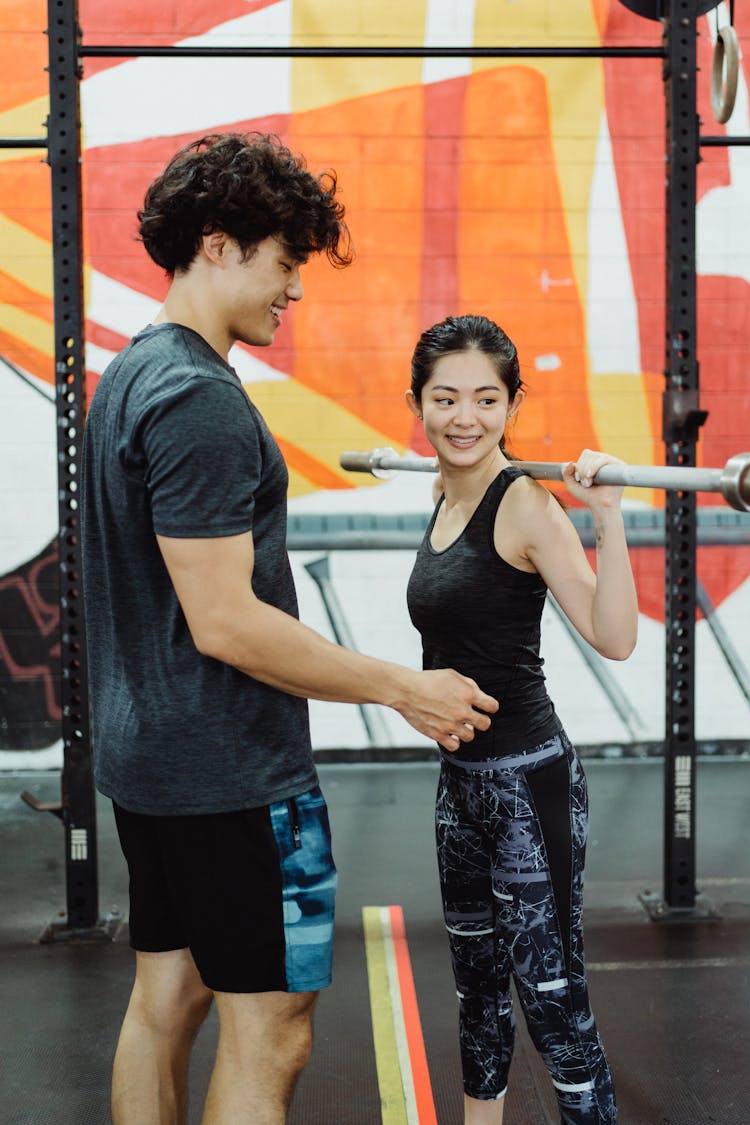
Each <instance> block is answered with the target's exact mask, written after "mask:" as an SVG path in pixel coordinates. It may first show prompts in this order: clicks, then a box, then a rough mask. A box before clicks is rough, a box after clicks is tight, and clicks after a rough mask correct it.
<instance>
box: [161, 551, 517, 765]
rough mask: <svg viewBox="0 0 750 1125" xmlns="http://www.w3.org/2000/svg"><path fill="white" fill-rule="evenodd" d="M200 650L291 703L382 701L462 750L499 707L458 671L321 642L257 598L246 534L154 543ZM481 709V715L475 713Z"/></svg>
mask: <svg viewBox="0 0 750 1125" xmlns="http://www.w3.org/2000/svg"><path fill="white" fill-rule="evenodd" d="M157 538H158V543H159V547H160V549H161V553H162V556H163V558H164V561H165V563H166V566H167V570H168V571H169V575H170V578H171V580H172V583H173V585H174V588H175V591H176V593H177V597H178V599H179V601H180V605H181V607H182V611H183V613H184V614H185V618H186V620H187V624H188V628H189V629H190V632H191V634H192V637H193V641H194V642H195V646H196V648H197V649H198V651H199V652H201V653H202V654H203V655H204V656H210V657H212V658H213V659H214V660H221V661H223V662H224V663H226V664H231V665H233V666H234V667H235V668H238V669H239V670H240V671H241V672H245V673H246V674H247V675H248V676H252V677H253V678H254V679H256V680H261V681H262V682H263V683H267V684H271V685H272V686H273V687H276V688H279V689H281V690H282V691H286V692H289V693H290V694H291V695H298V696H303V697H305V698H308V699H324V700H336V701H337V702H341V703H381V704H383V705H385V706H386V707H392V708H393V709H394V710H395V711H398V712H399V714H401V715H403V717H404V718H405V719H406V721H407V722H408V723H410V724H411V726H413V727H414V728H415V730H418V731H420V733H422V734H424V735H427V737H428V738H432V739H434V740H435V741H436V742H439V743H440V744H441V745H442V746H444V747H445V748H446V749H447V750H456V749H457V748H458V746H459V744H460V742H469V741H471V739H472V738H473V737H474V728H475V727H476V728H477V729H478V730H486V729H487V727H488V726H489V724H490V720H489V717H488V715H487V714H484V712H489V713H493V712H495V711H497V706H498V705H497V702H496V701H495V700H494V699H493V698H492V697H491V696H489V695H485V693H484V692H482V691H480V690H479V688H478V687H477V685H476V684H475V683H474V681H473V680H469V679H467V678H466V677H465V676H461V675H459V674H458V673H457V672H454V671H453V670H452V669H441V670H439V671H434V672H415V671H413V670H412V669H409V668H405V667H403V666H402V665H400V664H391V663H389V662H385V661H381V660H376V659H375V658H374V657H371V656H364V655H362V654H360V653H355V652H351V651H350V650H349V649H345V648H342V647H341V646H340V645H336V644H332V643H331V642H330V641H327V640H325V638H323V637H321V636H320V634H318V633H316V632H315V631H314V630H313V629H309V628H308V627H307V626H306V625H303V624H302V623H301V622H300V621H297V619H296V618H294V617H290V616H289V614H287V613H283V612H282V611H281V610H278V609H276V608H274V607H273V606H271V605H268V604H267V603H266V602H262V601H260V600H259V599H258V598H257V597H256V596H255V594H254V593H253V590H252V585H251V578H252V573H253V565H254V550H253V538H252V534H251V533H250V532H247V533H246V534H244V535H232V536H227V537H224V538H218V539H217V538H214V539H174V538H167V537H164V536H158V537H157ZM477 708H480V710H477Z"/></svg>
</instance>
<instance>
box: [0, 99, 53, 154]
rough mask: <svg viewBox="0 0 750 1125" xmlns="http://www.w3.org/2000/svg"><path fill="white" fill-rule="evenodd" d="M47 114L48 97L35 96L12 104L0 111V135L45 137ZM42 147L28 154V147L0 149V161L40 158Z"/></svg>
mask: <svg viewBox="0 0 750 1125" xmlns="http://www.w3.org/2000/svg"><path fill="white" fill-rule="evenodd" d="M48 116H49V98H47V97H44V98H35V99H34V101H33V102H26V104H25V105H19V106H14V107H13V109H8V110H5V112H4V113H0V137H46V135H47V128H46V124H45V123H46V121H47V117H48ZM43 156H44V151H43V150H42V149H40V150H39V152H37V153H34V155H33V156H29V151H28V149H17V148H3V149H0V162H2V161H8V162H9V161H11V160H19V159H30V160H41V159H42V158H43Z"/></svg>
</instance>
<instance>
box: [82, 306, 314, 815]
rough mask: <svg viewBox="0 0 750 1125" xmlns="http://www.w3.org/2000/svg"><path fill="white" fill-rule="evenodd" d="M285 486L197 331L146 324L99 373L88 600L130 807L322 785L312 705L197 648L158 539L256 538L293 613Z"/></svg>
mask: <svg viewBox="0 0 750 1125" xmlns="http://www.w3.org/2000/svg"><path fill="white" fill-rule="evenodd" d="M287 484H288V474H287V470H286V465H285V464H284V460H283V458H282V456H281V452H280V450H279V448H278V446H277V444H276V442H275V441H274V439H273V437H272V435H271V433H270V432H269V430H268V427H267V426H266V424H265V422H264V421H263V419H262V417H261V415H260V414H259V412H258V410H257V409H256V408H255V406H253V404H252V403H251V402H250V400H249V398H248V396H247V394H246V393H245V391H244V389H243V387H242V385H241V384H240V382H239V379H238V378H237V376H236V374H235V373H234V371H233V370H232V368H231V367H229V366H228V365H227V364H226V363H224V361H223V360H222V359H221V357H220V356H219V355H218V354H217V353H216V352H215V351H214V350H213V348H211V347H210V346H209V345H208V344H207V343H206V341H205V340H203V339H202V337H200V336H199V335H198V334H197V333H195V332H193V331H191V330H190V329H188V328H183V327H182V326H180V325H175V324H162V325H158V326H150V327H148V328H146V329H145V330H144V331H143V332H141V333H140V334H139V335H138V336H136V337H135V338H134V339H133V340H132V341H131V342H130V344H129V345H128V346H127V347H126V348H125V350H124V351H123V352H122V353H121V354H120V355H119V356H118V357H117V358H116V359H115V360H114V361H113V362H112V363H111V364H110V366H109V367H108V368H107V370H106V371H105V373H104V375H103V376H102V378H101V381H100V383H99V385H98V387H97V389H96V393H95V394H94V396H93V400H92V402H91V408H90V410H89V414H88V418H87V421H86V429H85V434H84V442H83V480H82V496H81V502H82V507H81V517H82V519H81V528H82V549H83V563H84V566H83V589H84V603H85V610H86V638H87V649H88V661H89V685H90V705H91V719H92V740H93V747H94V767H95V779H96V784H97V787H98V788H99V789H100V790H101V791H102V792H103V793H105V794H106V795H107V796H109V797H111V798H113V799H114V800H115V801H116V802H117V803H118V804H119V805H122V806H123V808H126V809H129V810H131V811H132V812H139V813H148V814H161V815H175V814H194V813H214V812H225V811H230V810H232V809H239V808H251V807H256V806H259V805H265V804H269V803H271V802H273V801H278V800H283V799H285V798H287V797H291V796H294V795H296V794H298V793H302V792H304V791H306V790H308V789H310V788H312V787H313V786H314V785H316V784H317V776H316V772H315V766H314V763H313V758H312V750H311V745H310V731H309V723H308V712H307V702H306V701H305V700H303V699H298V698H296V697H294V696H291V695H287V694H286V693H285V692H281V691H278V690H277V689H275V688H273V687H269V686H268V685H267V684H263V683H260V682H259V681H257V680H254V679H252V678H251V677H249V676H246V675H244V674H243V673H241V672H239V671H237V670H236V669H235V668H233V667H231V666H230V665H228V664H224V663H222V662H220V661H217V660H214V659H212V658H210V657H206V656H202V655H201V654H200V653H199V652H198V650H197V649H196V647H195V645H194V643H193V640H192V637H191V635H190V632H189V630H188V627H187V623H186V621H185V617H184V615H183V613H182V610H181V608H180V605H179V602H178V600H177V597H176V595H175V592H174V588H173V586H172V583H171V581H170V579H169V575H168V572H167V569H166V566H165V564H164V561H163V559H162V556H161V552H160V551H159V547H158V545H157V542H156V535H157V534H158V535H162V536H168V537H174V538H213V537H218V536H228V535H239V534H242V533H244V532H247V531H252V533H253V541H254V548H255V567H254V573H253V579H252V586H253V589H254V591H255V593H256V595H257V597H258V598H260V599H261V600H263V601H265V602H268V603H269V604H270V605H273V606H276V607H277V608H279V609H281V610H283V611H284V612H286V613H289V614H292V615H293V616H295V617H296V616H297V599H296V594H295V590H294V582H293V579H292V573H291V568H290V565H289V558H288V556H287V552H286V491H287Z"/></svg>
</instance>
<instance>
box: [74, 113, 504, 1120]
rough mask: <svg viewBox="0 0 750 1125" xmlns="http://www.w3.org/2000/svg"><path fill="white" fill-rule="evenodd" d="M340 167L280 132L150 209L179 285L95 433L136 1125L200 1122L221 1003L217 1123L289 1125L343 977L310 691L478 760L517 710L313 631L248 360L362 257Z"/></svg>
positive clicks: (91, 531) (120, 1061) (246, 140)
mask: <svg viewBox="0 0 750 1125" xmlns="http://www.w3.org/2000/svg"><path fill="white" fill-rule="evenodd" d="M335 196H336V181H335V177H334V176H333V175H331V174H328V175H324V176H321V177H319V178H316V177H313V176H312V175H311V174H310V173H309V172H308V171H307V170H306V168H305V166H304V162H303V161H302V159H301V158H297V157H294V156H293V155H292V154H291V153H290V152H289V151H288V150H287V149H286V148H284V147H283V146H281V145H280V143H279V142H278V141H276V140H275V139H273V138H269V137H262V136H259V135H251V136H239V135H235V134H225V135H213V136H209V137H204V138H203V139H201V140H200V141H196V142H195V143H194V144H191V145H189V146H188V147H187V148H186V149H183V150H182V151H181V152H179V153H178V154H177V155H176V156H175V157H174V158H173V159H172V160H171V161H170V163H169V164H168V165H167V167H166V169H165V170H164V172H163V173H162V174H161V175H160V176H159V177H158V178H157V179H156V180H155V181H154V183H153V184H152V185H151V186H150V188H149V190H148V192H147V194H146V199H145V202H144V207H143V210H142V211H141V212H140V213H139V219H140V234H141V238H142V240H143V242H144V245H145V247H146V250H147V251H148V253H149V254H150V255H151V257H152V258H153V259H154V261H155V262H157V264H159V265H161V266H162V267H163V268H164V269H165V270H166V271H167V273H168V274H169V275H170V277H171V279H172V281H171V285H170V288H169V292H168V295H167V298H166V300H165V302H164V305H163V307H162V308H161V310H160V311H159V313H158V315H157V316H156V318H155V320H154V322H153V324H151V325H149V326H148V327H147V328H145V329H144V330H143V331H142V332H141V333H139V334H138V335H137V336H136V337H135V338H134V339H133V340H132V341H131V343H130V344H129V345H128V346H127V347H126V348H125V350H124V351H123V352H122V353H121V355H120V356H118V357H117V359H115V360H114V362H113V363H112V364H111V365H110V367H109V368H108V369H107V371H106V372H105V373H104V375H103V376H102V379H101V381H100V383H99V386H98V387H97V390H96V393H95V395H94V397H93V400H92V403H91V409H90V411H89V416H88V419H87V425H86V432H85V439H84V455H83V489H82V532H83V553H84V596H85V608H86V618H87V642H88V653H89V665H90V684H91V700H92V731H93V742H94V748H95V754H94V758H95V776H96V783H97V786H98V787H99V789H100V790H101V791H102V792H103V793H105V794H106V795H107V796H109V797H111V798H112V801H113V804H114V809H115V817H116V822H117V827H118V832H119V835H120V840H121V843H122V847H123V852H124V855H125V858H126V860H127V863H128V868H129V873H130V937H131V944H132V946H133V948H134V949H135V950H136V975H135V983H134V986H133V992H132V996H131V1000H130V1004H129V1007H128V1010H127V1013H126V1016H125V1020H124V1023H123V1027H122V1031H121V1033H120V1039H119V1043H118V1047H117V1052H116V1056H115V1062H114V1071H113V1083H112V1086H113V1089H112V1107H113V1120H114V1122H115V1125H151V1123H157V1122H158V1123H166V1122H169V1123H176V1122H184V1120H185V1114H186V1077H187V1068H188V1057H189V1053H190V1048H191V1044H192V1041H193V1038H194V1036H195V1034H196V1032H197V1030H198V1028H199V1027H200V1025H201V1023H202V1021H203V1019H204V1018H205V1016H206V1014H207V1012H208V1010H209V1007H210V1005H211V1003H212V1001H213V1000H214V999H215V1000H216V1005H217V1009H218V1014H219V1023H220V1035H219V1045H218V1050H217V1056H216V1061H215V1066H214V1069H213V1073H212V1078H211V1082H210V1087H209V1091H208V1096H207V1100H206V1105H205V1111H204V1118H203V1121H204V1123H206V1125H209V1123H210V1125H217V1123H222V1125H243V1123H245V1122H247V1123H251V1122H252V1125H279V1123H282V1122H283V1121H284V1120H285V1115H286V1109H287V1107H288V1105H289V1102H290V1099H291V1095H292V1091H293V1088H294V1083H295V1081H296V1078H297V1076H298V1074H299V1073H300V1071H301V1069H302V1068H303V1066H304V1064H305V1062H306V1060H307V1057H308V1054H309V1051H310V1044H311V1019H312V1010H313V1006H314V1002H315V998H316V994H317V991H318V990H319V989H320V988H322V987H324V986H325V985H327V984H328V983H329V982H330V973H331V943H332V931H333V900H334V893H335V868H334V866H333V861H332V859H331V854H330V834H329V828H328V819H327V812H326V807H325V802H324V800H323V797H322V794H321V793H320V790H319V788H318V785H317V776H316V771H315V767H314V764H313V758H312V751H311V747H310V735H309V726H308V716H307V702H306V699H307V698H317V699H328V700H339V701H343V702H360V703H366V702H369V703H380V704H384V705H386V706H389V707H392V708H394V709H395V710H397V711H398V712H399V713H400V714H402V715H403V716H404V717H405V718H406V719H407V720H408V722H410V723H411V724H412V725H413V726H414V727H415V728H416V729H417V730H419V731H421V732H422V733H424V734H426V735H428V736H430V737H432V738H434V739H436V740H437V741H438V742H440V743H442V745H443V746H445V747H446V748H448V749H450V750H455V749H457V747H458V746H459V745H460V743H461V742H462V741H468V740H470V739H471V738H472V737H473V732H474V728H475V727H476V728H477V729H480V730H484V729H486V728H487V726H488V725H489V717H488V715H487V714H486V712H493V711H495V710H496V709H497V704H496V702H495V701H494V700H493V699H491V698H490V697H489V696H487V695H485V694H484V693H482V692H481V691H479V689H478V688H477V686H476V684H475V683H474V682H473V681H471V680H467V679H465V678H464V677H462V676H459V675H458V674H457V673H456V672H453V671H450V670H440V671H436V672H415V671H412V670H409V669H406V668H403V667H400V666H398V665H395V664H389V663H384V662H381V661H377V660H374V659H372V658H370V657H367V656H363V655H361V654H357V653H353V652H349V651H348V650H346V649H343V648H341V647H339V646H337V645H334V644H331V643H329V642H328V641H326V640H324V639H323V638H322V637H320V636H319V635H318V634H317V633H315V632H313V631H312V630H310V629H308V628H306V627H305V626H304V625H302V624H301V623H300V622H299V620H298V619H297V603H296V596H295V591H294V586H293V581H292V577H291V570H290V567H289V560H288V557H287V554H286V549H285V539H286V489H287V472H286V467H285V465H284V462H283V459H282V457H281V453H280V451H279V449H278V447H277V445H276V443H275V441H274V439H273V438H272V436H271V434H270V432H269V430H268V428H267V426H266V425H265V423H264V421H263V419H262V417H261V416H260V414H259V413H258V411H257V409H256V408H255V407H254V405H253V404H252V402H251V401H250V399H249V398H248V396H247V395H246V393H245V391H244V390H243V388H242V386H241V384H240V381H239V379H238V378H237V376H236V374H235V372H234V371H233V369H232V368H231V367H230V366H229V363H228V354H229V350H230V348H231V347H232V345H233V344H235V343H236V342H237V341H243V342H244V343H246V344H254V345H268V344H271V343H272V341H273V338H274V334H275V332H276V329H277V328H278V327H279V325H280V323H281V320H282V318H283V316H284V313H285V311H286V309H287V308H288V306H289V303H290V302H291V301H299V300H300V299H301V298H302V283H301V279H300V270H301V268H302V266H303V265H304V263H305V261H306V260H307V259H308V257H309V256H310V255H311V254H313V253H319V252H323V251H324V252H325V253H326V254H327V256H328V258H329V260H331V262H332V263H333V264H334V265H339V266H342V265H346V264H347V263H348V261H349V260H350V255H349V252H348V245H347V231H346V227H345V225H344V221H343V207H342V206H341V204H340V203H339V202H338V200H337V199H336V198H335Z"/></svg>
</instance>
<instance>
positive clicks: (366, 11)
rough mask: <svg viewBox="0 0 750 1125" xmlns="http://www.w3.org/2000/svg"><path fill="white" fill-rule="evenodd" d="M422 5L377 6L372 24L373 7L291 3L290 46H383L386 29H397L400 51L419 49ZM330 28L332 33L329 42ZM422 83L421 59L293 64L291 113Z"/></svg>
mask: <svg viewBox="0 0 750 1125" xmlns="http://www.w3.org/2000/svg"><path fill="white" fill-rule="evenodd" d="M426 9H427V3H426V0H410V3H408V4H404V3H403V0H379V3H378V5H377V24H375V23H374V22H373V21H374V16H373V10H372V5H368V4H342V3H341V2H340V0H315V2H314V3H302V4H300V3H296V4H294V7H293V9H292V42H294V43H304V44H305V45H306V46H317V45H321V44H322V45H330V44H331V43H333V42H336V43H346V44H348V45H349V44H350V45H351V46H367V45H368V44H373V43H382V42H383V41H384V38H386V37H387V36H388V35H389V33H390V29H392V28H398V34H397V36H396V39H397V40H398V44H399V45H400V46H409V45H413V46H421V44H422V43H424V30H425V20H426ZM331 28H335V29H336V34H335V36H332V33H331ZM421 80H422V60H421V59H418V58H416V59H373V60H372V61H370V62H367V61H365V60H363V59H293V60H292V112H293V113H302V112H304V111H305V110H310V109H316V108H317V107H319V106H323V105H328V104H330V103H335V102H343V101H347V100H349V99H351V98H363V97H366V96H368V95H370V94H376V93H380V91H382V90H392V89H396V88H398V87H399V86H416V85H419V83H420V82H421Z"/></svg>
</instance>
